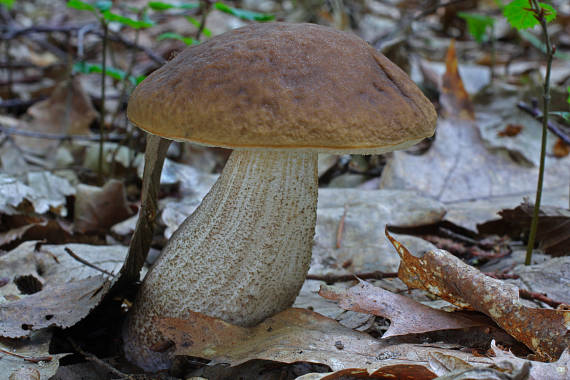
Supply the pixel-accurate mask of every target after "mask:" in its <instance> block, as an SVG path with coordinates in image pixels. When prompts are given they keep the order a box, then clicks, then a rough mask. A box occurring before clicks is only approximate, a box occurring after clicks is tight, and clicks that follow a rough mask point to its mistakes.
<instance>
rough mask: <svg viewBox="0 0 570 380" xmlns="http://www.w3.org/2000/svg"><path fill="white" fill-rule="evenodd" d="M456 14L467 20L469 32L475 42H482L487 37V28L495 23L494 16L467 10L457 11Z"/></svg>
mask: <svg viewBox="0 0 570 380" xmlns="http://www.w3.org/2000/svg"><path fill="white" fill-rule="evenodd" d="M457 15H458V16H459V17H461V18H462V19H464V20H465V21H467V29H468V30H469V34H471V35H472V36H473V38H475V40H476V41H477V42H479V43H482V42H483V41H485V40H487V39H488V38H489V36H488V34H487V29H489V28H491V27H493V25H494V24H495V19H494V18H492V17H489V16H485V15H481V14H477V13H467V12H458V13H457Z"/></svg>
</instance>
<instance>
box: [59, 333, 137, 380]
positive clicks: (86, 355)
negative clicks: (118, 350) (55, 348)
mask: <svg viewBox="0 0 570 380" xmlns="http://www.w3.org/2000/svg"><path fill="white" fill-rule="evenodd" d="M67 340H68V341H69V343H70V344H71V346H72V347H73V349H74V350H75V351H77V352H78V353H79V354H81V355H82V356H83V357H84V358H85V359H87V360H89V361H90V362H93V363H96V364H98V365H100V366H102V367H104V368H105V369H106V370H107V371H109V372H111V373H112V374H113V375H116V376H119V377H120V378H121V379H129V380H134V379H135V377H134V376H131V375H127V374H126V373H123V372H121V371H119V370H118V369H116V368H115V367H113V366H112V365H110V364H109V363H107V362H105V361H104V360H101V359H99V358H98V357H97V356H95V355H93V354H90V353H89V352H86V351H84V350H83V349H82V348H81V347H79V345H78V344H77V343H76V342H75V341H74V340H73V339H71V338H67Z"/></svg>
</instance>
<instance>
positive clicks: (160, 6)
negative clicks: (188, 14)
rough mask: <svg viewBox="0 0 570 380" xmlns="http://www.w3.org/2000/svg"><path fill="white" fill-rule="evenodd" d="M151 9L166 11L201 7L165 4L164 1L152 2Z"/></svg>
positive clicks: (194, 4) (192, 4)
mask: <svg viewBox="0 0 570 380" xmlns="http://www.w3.org/2000/svg"><path fill="white" fill-rule="evenodd" d="M148 6H149V7H150V9H152V10H155V11H166V10H168V9H173V8H175V9H196V8H199V7H200V4H198V3H176V4H171V3H163V2H162V1H150V2H149V3H148Z"/></svg>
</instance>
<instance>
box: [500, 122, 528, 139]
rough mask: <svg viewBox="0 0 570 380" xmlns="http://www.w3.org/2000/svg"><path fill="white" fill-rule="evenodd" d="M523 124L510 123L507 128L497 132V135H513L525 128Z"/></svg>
mask: <svg viewBox="0 0 570 380" xmlns="http://www.w3.org/2000/svg"><path fill="white" fill-rule="evenodd" d="M523 128H524V127H523V126H522V125H515V124H508V125H507V126H506V127H505V129H503V130H502V131H499V132H497V136H499V137H513V136H516V135H518V134H519V133H521V131H522V130H523Z"/></svg>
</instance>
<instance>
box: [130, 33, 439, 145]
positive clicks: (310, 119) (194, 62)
mask: <svg viewBox="0 0 570 380" xmlns="http://www.w3.org/2000/svg"><path fill="white" fill-rule="evenodd" d="M128 117H129V119H130V120H131V121H132V122H133V123H134V124H135V125H137V126H138V127H140V128H142V129H144V130H146V131H147V132H149V133H152V134H156V135H160V136H162V137H165V138H168V139H175V140H185V141H190V142H194V143H199V144H203V145H210V146H221V147H226V148H231V149H266V148H270V149H279V150H287V149H295V150H304V151H314V152H346V153H350V152H353V153H381V152H385V151H389V150H393V149H398V148H400V147H403V146H408V145H411V143H408V142H412V141H413V143H415V142H417V141H419V140H421V139H423V138H425V137H428V136H431V135H432V134H433V131H434V128H435V121H436V118H437V115H436V113H435V110H434V108H433V106H432V104H431V103H430V102H429V100H428V99H427V98H426V97H425V96H424V95H423V94H422V93H421V91H420V90H419V89H418V88H417V87H416V86H415V84H414V83H413V82H412V81H411V80H410V79H409V78H408V76H407V75H406V74H405V73H404V72H403V71H402V70H400V69H399V68H398V67H397V66H396V65H395V64H393V63H392V62H390V61H389V60H388V59H387V58H386V57H384V56H383V55H381V54H380V53H378V52H376V51H375V50H374V49H373V48H372V47H371V46H370V45H368V44H367V43H366V42H365V41H363V40H362V39H360V38H359V37H357V36H355V35H353V34H350V33H345V32H341V31H337V30H335V29H332V28H328V27H324V26H320V25H315V24H289V23H264V24H252V25H248V26H245V27H243V28H239V29H235V30H232V31H230V32H227V33H224V34H222V35H219V36H217V37H214V38H212V39H210V40H208V41H206V42H204V43H202V44H200V45H196V46H191V47H189V48H187V49H185V50H184V51H182V52H181V53H180V54H178V56H176V58H174V59H173V60H172V61H170V62H169V63H167V64H166V65H164V66H163V67H161V68H160V69H158V70H156V71H155V72H153V73H152V74H151V75H150V76H149V77H148V78H147V79H145V80H144V81H143V82H142V83H141V84H140V85H139V86H138V87H137V88H136V89H135V91H134V93H133V94H132V96H131V99H130V101H129V106H128Z"/></svg>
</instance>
